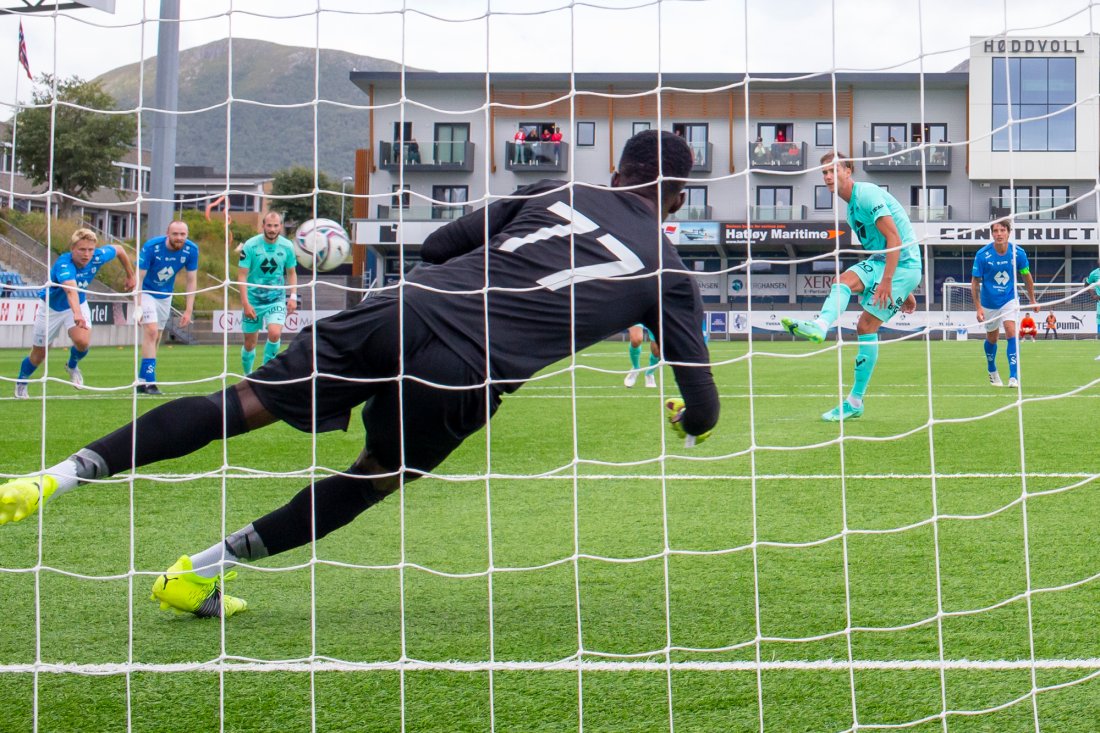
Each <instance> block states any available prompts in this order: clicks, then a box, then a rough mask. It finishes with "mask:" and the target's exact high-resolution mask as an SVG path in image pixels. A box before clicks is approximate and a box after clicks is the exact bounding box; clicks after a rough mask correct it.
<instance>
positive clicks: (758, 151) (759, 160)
mask: <svg viewBox="0 0 1100 733" xmlns="http://www.w3.org/2000/svg"><path fill="white" fill-rule="evenodd" d="M752 164H753V165H767V164H768V149H767V148H766V147H764V138H762V137H757V138H756V145H754V146H753V148H752Z"/></svg>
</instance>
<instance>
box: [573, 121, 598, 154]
mask: <svg viewBox="0 0 1100 733" xmlns="http://www.w3.org/2000/svg"><path fill="white" fill-rule="evenodd" d="M595 144H596V123H595V122H578V123H577V147H582V148H590V147H592V146H593V145H595Z"/></svg>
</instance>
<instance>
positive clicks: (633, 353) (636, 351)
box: [32, 345, 642, 371]
mask: <svg viewBox="0 0 1100 733" xmlns="http://www.w3.org/2000/svg"><path fill="white" fill-rule="evenodd" d="M630 368H631V369H634V370H638V369H641V368H642V347H641V345H638V346H631V347H630ZM32 371H33V370H32Z"/></svg>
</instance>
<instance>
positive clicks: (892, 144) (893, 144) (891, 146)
mask: <svg viewBox="0 0 1100 733" xmlns="http://www.w3.org/2000/svg"><path fill="white" fill-rule="evenodd" d="M901 147H902V146H901V143H899V142H898V139H897V138H896V137H894V136H893V135H891V136H890V139H889V140H888V141H887V142H886V152H888V153H889V154H890V160H889V164H890V165H901V157H900V156H899V155H898V154H899V153H900V152H901Z"/></svg>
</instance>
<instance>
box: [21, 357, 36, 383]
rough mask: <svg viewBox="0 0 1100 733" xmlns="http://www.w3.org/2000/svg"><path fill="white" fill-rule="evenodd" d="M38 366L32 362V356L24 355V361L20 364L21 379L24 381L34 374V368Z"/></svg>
mask: <svg viewBox="0 0 1100 733" xmlns="http://www.w3.org/2000/svg"><path fill="white" fill-rule="evenodd" d="M37 368H38V367H37V366H35V365H34V364H31V360H30V357H28V356H24V357H23V363H22V364H20V365H19V381H23V380H26V379H27V378H29V377H30V376H31V375H32V374H34V370H35V369H37Z"/></svg>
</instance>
